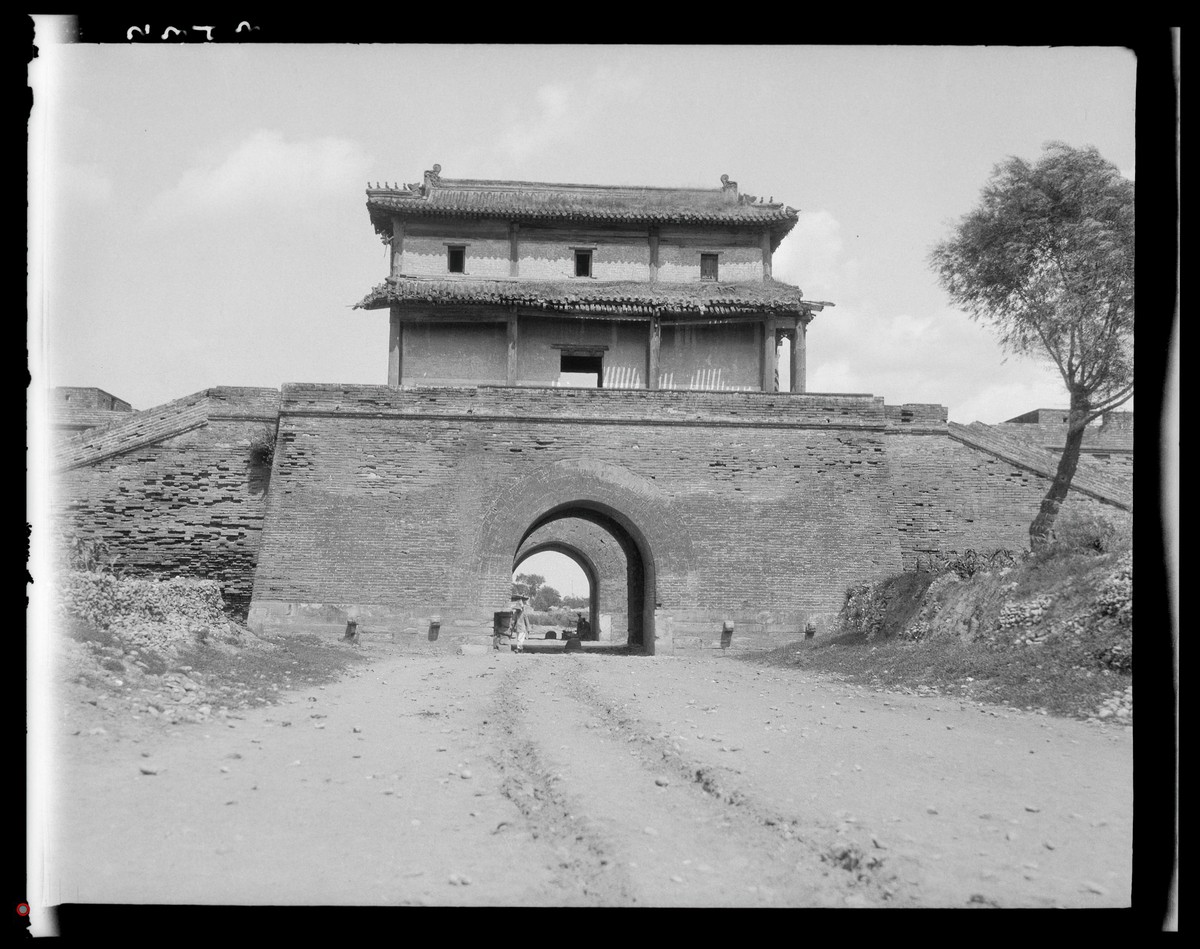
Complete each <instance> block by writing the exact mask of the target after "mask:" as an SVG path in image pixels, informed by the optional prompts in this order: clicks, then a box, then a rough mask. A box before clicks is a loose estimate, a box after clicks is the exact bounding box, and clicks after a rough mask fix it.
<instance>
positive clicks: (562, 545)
mask: <svg viewBox="0 0 1200 949" xmlns="http://www.w3.org/2000/svg"><path fill="white" fill-rule="evenodd" d="M644 544H645V541H644V540H643V539H642V538H641V537H640V534H636V529H634V528H633V527H632V526H631V525H629V524H628V523H627V522H626V521H625V519H624V518H622V517H621V515H619V514H618V513H617V512H615V511H611V510H609V509H607V508H605V507H604V506H603V505H600V504H591V503H588V502H576V503H575V504H565V505H560V506H559V507H557V508H555V509H553V510H551V511H549V512H547V513H546V514H544V515H542V516H541V517H539V518H538V519H537V520H536V521H535V522H534V523H533V524H532V525H530V527H529V528H528V530H527V531H526V532H525V535H524V536H523V537H522V539H521V542H520V543H519V544H518V547H517V550H516V552H515V554H514V560H513V564H514V569H513V576H514V579H516V577H518V576H520V575H525V576H529V575H531V574H532V575H533V576H534V577H535V578H545V577H546V576H547V573H544V572H542V571H541V570H540V569H539V570H533V569H532V568H531V567H530V566H529V564H531V563H533V564H537V565H539V568H540V566H541V565H545V568H546V571H559V572H558V573H556V574H555V575H556V576H558V577H559V578H560V582H562V583H563V585H564V586H566V585H568V583H569V582H572V578H573V582H574V584H575V585H574V588H573V589H574V590H576V591H577V590H579V589H580V588H581V586H582V584H581V583H580V582H579V579H578V574H575V573H573V572H572V571H573V570H577V571H578V572H579V573H580V574H582V575H583V576H584V577H585V578H586V579H587V581H588V583H589V596H590V602H589V605H588V610H587V613H586V629H587V633H588V635H587V636H586V637H585V641H591V642H594V643H596V645H597V647H600V646H602V645H605V644H607V645H611V646H619V647H630V646H631V647H637V648H642V647H644V646H645V640H646V637H645V631H646V630H647V629H652V628H653V602H654V601H653V585H654V581H653V566H652V562H649V558H648V557H647V556H644V555H643V553H642V547H643V546H644ZM566 564H570V565H571V566H569V567H568V566H566ZM545 582H547V583H550V585H551V586H553V583H551V582H550V580H548V579H546V580H545ZM648 591H649V599H647V592H648ZM556 592H559V594H560V595H561V591H557V589H556ZM551 598H552V597H550V596H543V598H542V600H541V602H540V603H539V605H547V601H548V600H549V599H551ZM573 602H575V603H577V604H578V603H579V595H578V594H576V596H575V598H574V599H573ZM581 612H583V611H582V610H580V609H578V608H576V615H575V616H574V617H572V618H571V622H577V620H578V618H579V616H578V614H579V613H581ZM538 618H539V619H542V620H544V619H546V618H547V617H546V616H545V615H544V614H539V617H538Z"/></svg>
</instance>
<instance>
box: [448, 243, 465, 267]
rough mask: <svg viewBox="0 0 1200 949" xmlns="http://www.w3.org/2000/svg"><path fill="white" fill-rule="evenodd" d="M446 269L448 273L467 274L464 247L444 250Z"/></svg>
mask: <svg viewBox="0 0 1200 949" xmlns="http://www.w3.org/2000/svg"><path fill="white" fill-rule="evenodd" d="M446 269H447V270H448V271H449V272H450V273H466V272H467V249H466V247H447V248H446Z"/></svg>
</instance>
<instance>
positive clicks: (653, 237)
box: [650, 227, 658, 283]
mask: <svg viewBox="0 0 1200 949" xmlns="http://www.w3.org/2000/svg"><path fill="white" fill-rule="evenodd" d="M650 282H651V283H657V282H658V228H657V227H652V228H650Z"/></svg>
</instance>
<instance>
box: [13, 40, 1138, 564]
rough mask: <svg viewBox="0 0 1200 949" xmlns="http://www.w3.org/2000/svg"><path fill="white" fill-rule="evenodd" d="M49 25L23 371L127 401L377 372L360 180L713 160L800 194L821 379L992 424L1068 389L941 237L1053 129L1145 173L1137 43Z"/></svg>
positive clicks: (378, 344) (45, 381)
mask: <svg viewBox="0 0 1200 949" xmlns="http://www.w3.org/2000/svg"><path fill="white" fill-rule="evenodd" d="M40 38H41V39H42V40H43V41H46V42H45V44H44V45H43V44H42V43H39V56H38V58H37V59H36V60H35V61H34V62H33V64H32V65H31V68H30V77H31V84H32V85H33V87H34V124H33V126H32V127H31V137H30V149H31V150H30V156H31V173H32V174H31V182H32V184H31V193H30V202H31V209H32V211H31V225H32V228H31V261H32V262H33V264H34V266H35V270H36V271H37V273H38V274H40V280H38V281H36V282H35V284H34V291H35V299H34V301H33V302H34V303H35V307H34V310H35V317H36V316H40V324H39V326H38V328H37V332H35V333H34V334H32V335H31V347H32V352H31V373H32V375H33V379H34V382H33V384H34V386H35V387H37V386H38V385H39V383H40V384H41V386H43V387H49V386H64V385H70V386H97V387H99V388H101V389H104V390H106V391H108V392H110V393H112V394H114V395H116V396H117V397H119V398H122V399H125V400H126V401H128V402H130V403H132V405H133V407H134V408H135V409H145V408H150V407H153V406H156V405H160V404H162V403H164V402H168V401H171V400H173V399H177V398H180V397H182V396H185V395H189V394H191V393H193V392H196V391H198V390H201V389H204V388H207V387H210V386H215V385H237V386H272V387H278V386H280V385H282V384H283V383H287V382H332V383H366V384H380V383H383V382H386V379H387V337H388V326H387V314H386V311H378V310H372V311H362V310H354V309H352V306H353V304H354V303H355V302H357V301H358V300H359V299H361V298H362V297H363V295H364V294H365V293H366V292H367V291H368V290H369V289H370V288H371V287H372V286H374V285H375V284H377V283H379V282H380V281H381V280H382V279H383V278H384V277H385V276H386V273H387V258H386V251H385V248H384V245H383V244H382V243H381V242H380V240H379V238H378V237H377V236H376V235H375V233H374V230H373V229H372V227H371V225H370V223H369V220H368V217H367V211H366V207H365V200H366V196H365V193H364V192H365V188H366V185H367V183H368V182H375V181H392V182H409V181H418V180H420V178H421V176H422V173H423V172H424V170H425V169H428V168H432V166H433V165H434V163H438V164H440V165H441V166H442V175H443V176H444V177H448V178H501V179H504V178H507V179H523V180H534V181H564V182H578V183H589V184H615V185H655V186H694V187H711V188H717V187H719V186H720V176H721V175H722V174H728V175H729V177H730V178H731V179H733V180H734V181H736V182H737V183H738V185H739V188H740V190H741V191H743V192H748V193H751V194H754V195H761V196H764V197H768V198H773V199H774V200H776V201H782V202H784V203H785V204H788V205H790V206H792V207H793V208H795V209H797V210H798V211H799V221H798V223H797V225H796V227H795V228H794V229H793V231H792V232H791V234H790V235H789V236H788V237H787V238H786V239H785V240H784V242H783V244H782V245H781V246H780V247H779V250H778V251H777V252H776V256H775V260H774V273H775V276H776V278H777V279H780V280H783V281H786V282H788V283H792V284H795V285H797V286H799V287H800V288H801V289H802V290H803V292H804V295H805V296H806V297H807V298H810V299H815V300H824V301H830V302H832V303H834V304H835V306H833V307H828V308H826V309H825V310H824V311H823V312H821V313H819V314H817V317H816V319H815V320H814V322H813V323H812V324H811V326H810V327H809V332H808V389H809V391H812V392H859V393H872V394H874V395H877V396H883V397H884V398H885V399H886V401H887V402H888V403H889V404H894V403H902V402H933V403H939V404H942V405H945V406H947V408H948V410H949V417H950V419H951V420H952V421H957V422H963V423H969V422H972V421H982V422H1000V421H1003V420H1005V419H1008V418H1012V417H1013V416H1016V415H1019V414H1021V413H1023V412H1026V411H1029V410H1031V409H1034V408H1039V407H1043V406H1045V407H1053V406H1059V405H1065V403H1066V397H1065V392H1064V390H1063V388H1062V384H1061V381H1060V380H1059V378H1058V375H1057V373H1056V371H1055V370H1054V369H1053V368H1052V367H1050V366H1048V365H1047V364H1045V363H1041V362H1038V361H1036V360H1034V359H1031V358H1028V357H1020V356H1012V355H1009V354H1006V353H1005V352H1003V351H1001V349H1000V348H999V346H998V345H997V343H996V341H995V338H994V336H993V334H992V332H991V331H990V330H989V329H988V328H987V327H985V326H981V325H979V324H978V323H976V322H973V321H972V320H970V319H969V318H968V317H967V316H966V315H965V314H964V313H962V312H960V311H958V310H956V309H955V308H954V307H953V306H951V304H950V303H949V300H948V298H947V296H946V294H945V292H944V291H943V290H942V289H941V288H940V287H939V285H938V283H937V281H936V279H935V277H934V275H933V273H932V271H931V269H930V268H929V266H928V262H927V260H928V255H929V251H930V249H931V248H932V246H933V245H934V244H935V243H936V242H937V241H938V240H941V239H943V238H944V237H946V236H948V234H949V232H950V229H951V227H952V226H953V224H954V222H955V221H956V220H958V219H959V218H960V217H961V216H962V215H964V214H966V213H967V212H968V211H970V210H971V209H972V207H974V205H975V204H976V202H977V201H978V198H979V195H980V190H981V188H982V187H983V185H984V184H985V182H986V181H987V178H988V176H989V174H990V173H991V171H992V169H993V167H994V166H995V165H996V164H998V163H999V162H1001V161H1003V160H1005V159H1006V158H1008V157H1009V156H1014V155H1015V156H1020V157H1023V158H1026V159H1036V158H1037V157H1038V155H1039V154H1040V152H1041V149H1042V147H1043V145H1044V144H1045V143H1046V142H1049V141H1052V140H1058V141H1064V142H1066V143H1068V144H1070V145H1073V146H1084V145H1094V146H1096V147H1097V148H1098V149H1099V150H1100V152H1101V154H1102V155H1103V156H1104V157H1105V158H1107V159H1108V160H1109V161H1111V162H1113V163H1114V164H1115V165H1116V166H1117V167H1118V168H1120V169H1121V170H1122V172H1123V173H1124V174H1126V175H1127V176H1129V177H1131V178H1132V177H1134V174H1135V168H1134V99H1135V76H1136V60H1135V57H1134V55H1133V54H1132V53H1131V52H1129V51H1127V50H1123V49H1119V48H1101V47H1057V48H1040V47H1027V48H1026V47H953V46H939V47H933V46H931V47H912V46H876V47H858V46H819V47H806V46H750V47H739V46H705V47H696V46H686V45H684V46H603V45H592V46H567V45H563V46H539V45H529V46H511V45H495V46H489V45H471V46H452V45H451V46H440V45H439V46H424V45H411V46H408V45H384V44H377V45H353V44H329V45H237V46H222V45H219V44H212V45H190V44H189V45H170V44H164V45H153V46H151V45H138V44H133V45H116V44H114V45H92V44H56V43H53V42H49V40H50V39H51V37H50V36H49V35H48V34H47V33H46V31H45V30H43V32H42V33H41V34H40ZM39 265H40V269H39ZM528 568H529V565H528V564H526V565H525V567H524V568H523V569H528ZM537 572H541V571H537ZM580 576H582V574H580Z"/></svg>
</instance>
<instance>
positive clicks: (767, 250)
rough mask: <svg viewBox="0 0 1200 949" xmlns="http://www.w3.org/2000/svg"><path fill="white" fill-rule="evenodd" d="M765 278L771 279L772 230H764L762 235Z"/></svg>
mask: <svg viewBox="0 0 1200 949" xmlns="http://www.w3.org/2000/svg"><path fill="white" fill-rule="evenodd" d="M762 259H763V279H764V280H770V279H771V232H770V231H763V236H762Z"/></svg>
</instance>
